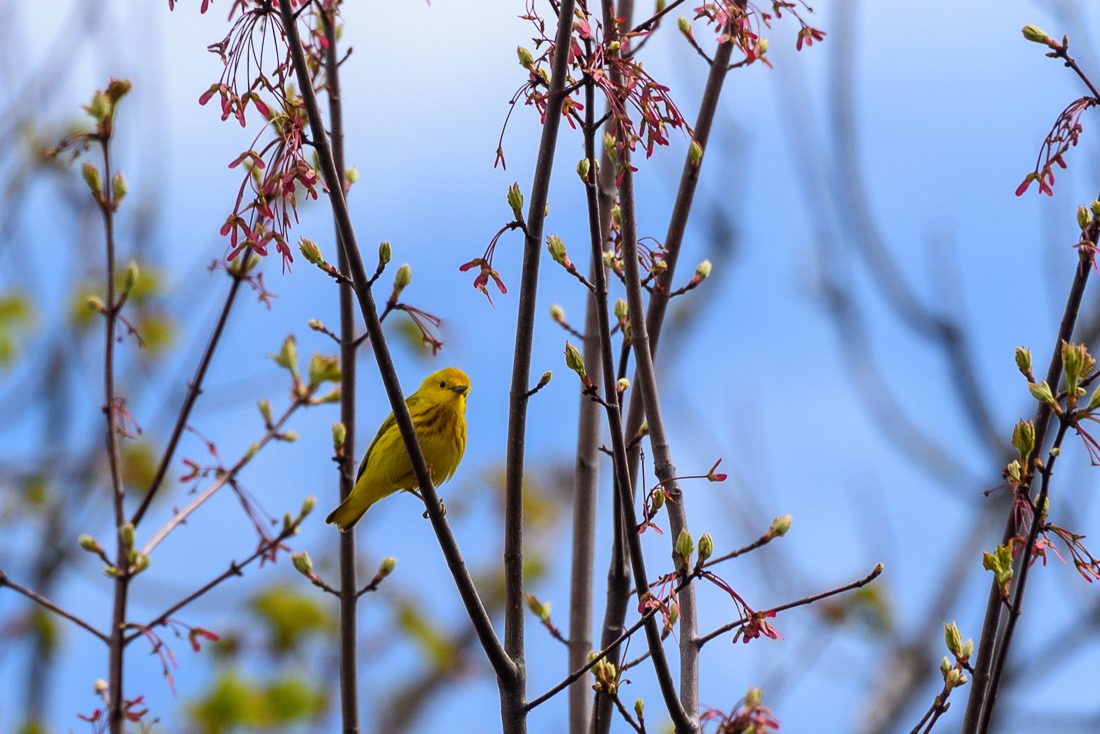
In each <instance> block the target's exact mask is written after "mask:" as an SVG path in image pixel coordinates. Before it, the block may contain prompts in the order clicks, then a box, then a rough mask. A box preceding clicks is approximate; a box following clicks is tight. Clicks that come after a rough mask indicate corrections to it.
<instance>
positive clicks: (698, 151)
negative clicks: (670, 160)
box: [688, 140, 703, 168]
mask: <svg viewBox="0 0 1100 734" xmlns="http://www.w3.org/2000/svg"><path fill="white" fill-rule="evenodd" d="M688 162H689V163H691V167H692V168H698V167H699V165H700V164H701V163H702V162H703V146H701V145H699V143H698V141H695V140H692V141H691V145H689V146H688Z"/></svg>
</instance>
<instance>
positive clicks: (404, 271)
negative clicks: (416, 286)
mask: <svg viewBox="0 0 1100 734" xmlns="http://www.w3.org/2000/svg"><path fill="white" fill-rule="evenodd" d="M412 279H413V271H412V268H411V267H410V266H409V264H408V263H405V264H404V265H402V266H401V267H399V268H398V269H397V275H395V276H394V277H393V294H394V296H399V295H401V291H403V290H405V287H406V286H407V285H408V284H409V283H411V282H412Z"/></svg>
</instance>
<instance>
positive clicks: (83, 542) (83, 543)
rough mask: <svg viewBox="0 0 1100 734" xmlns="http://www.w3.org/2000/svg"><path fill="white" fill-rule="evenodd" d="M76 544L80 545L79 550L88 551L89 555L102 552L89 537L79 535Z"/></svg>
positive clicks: (93, 539)
mask: <svg viewBox="0 0 1100 734" xmlns="http://www.w3.org/2000/svg"><path fill="white" fill-rule="evenodd" d="M77 542H78V543H80V547H81V548H83V549H84V550H86V551H88V552H89V553H102V552H103V549H102V548H101V547H100V546H99V543H97V542H96V541H95V538H93V537H92V536H90V535H81V536H80V538H79V540H77Z"/></svg>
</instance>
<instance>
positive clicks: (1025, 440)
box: [1012, 421, 1035, 461]
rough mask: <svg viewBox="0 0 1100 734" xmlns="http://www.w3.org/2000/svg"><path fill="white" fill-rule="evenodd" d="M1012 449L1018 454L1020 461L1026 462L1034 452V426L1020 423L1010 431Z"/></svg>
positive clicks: (1029, 423)
mask: <svg viewBox="0 0 1100 734" xmlns="http://www.w3.org/2000/svg"><path fill="white" fill-rule="evenodd" d="M1012 447H1013V448H1014V449H1016V451H1017V452H1019V454H1020V460H1021V461H1026V460H1027V457H1028V456H1031V452H1032V451H1034V450H1035V424H1034V423H1032V422H1031V421H1020V422H1018V423H1017V424H1016V426H1015V427H1014V428H1013V429H1012Z"/></svg>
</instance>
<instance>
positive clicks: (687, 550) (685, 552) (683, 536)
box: [675, 530, 695, 562]
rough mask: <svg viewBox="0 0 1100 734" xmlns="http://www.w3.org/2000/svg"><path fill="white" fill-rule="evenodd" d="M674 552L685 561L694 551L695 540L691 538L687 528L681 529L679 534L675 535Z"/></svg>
mask: <svg viewBox="0 0 1100 734" xmlns="http://www.w3.org/2000/svg"><path fill="white" fill-rule="evenodd" d="M675 550H676V554H677V555H678V556H680V557H681V558H683V559H684V561H685V562H687V561H688V560H689V559H690V558H691V554H692V553H693V552H694V551H695V540H694V539H692V537H691V533H689V532H688V531H687V530H681V531H680V534H679V535H677V536H676V545H675Z"/></svg>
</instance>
